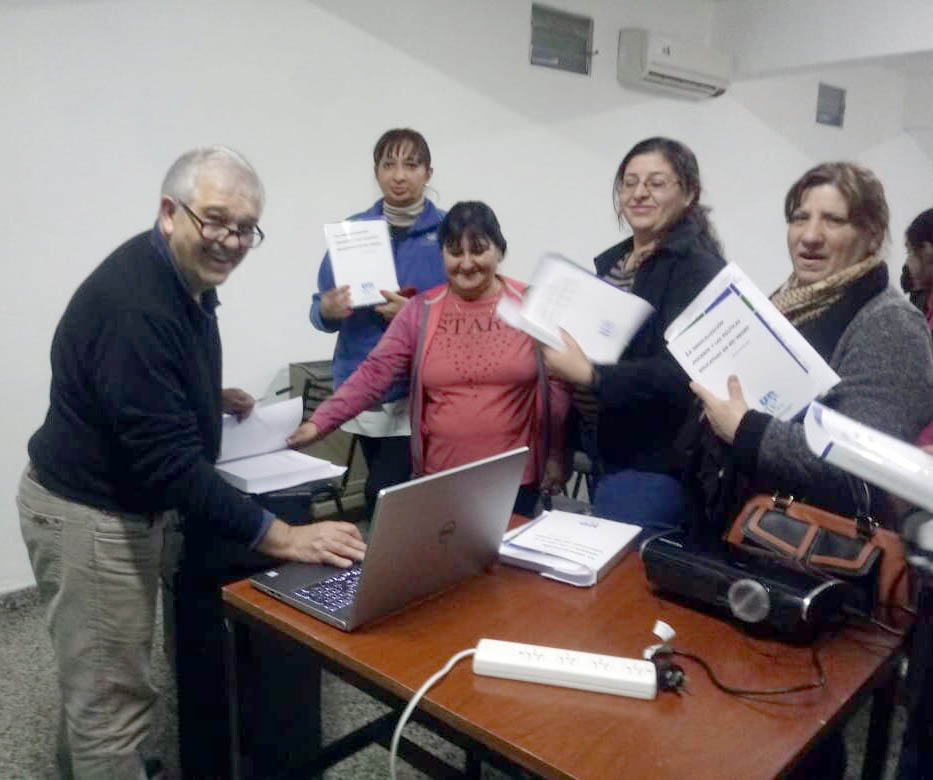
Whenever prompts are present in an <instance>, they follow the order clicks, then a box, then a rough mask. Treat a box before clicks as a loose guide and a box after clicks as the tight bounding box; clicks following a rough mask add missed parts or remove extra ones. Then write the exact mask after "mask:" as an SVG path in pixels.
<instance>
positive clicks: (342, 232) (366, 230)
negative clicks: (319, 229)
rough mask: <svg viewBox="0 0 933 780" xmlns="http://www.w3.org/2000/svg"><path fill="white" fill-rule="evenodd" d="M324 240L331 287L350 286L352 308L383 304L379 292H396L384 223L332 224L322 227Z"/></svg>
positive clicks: (370, 221)
mask: <svg viewBox="0 0 933 780" xmlns="http://www.w3.org/2000/svg"><path fill="white" fill-rule="evenodd" d="M324 238H325V240H326V241H327V250H328V252H330V265H331V268H332V269H333V272H334V284H335V286H337V287H343V285H345V284H347V285H350V304H351V306H352V307H353V308H354V309H359V308H362V307H364V306H374V305H378V304H381V303H385V302H386V299H385V297H384V296H383V295H382V293H381V292H379V291H380V290H391V291H395V290H398V289H399V285H398V277H397V276H396V273H395V259H394V257H393V255H392V244H391V242H390V241H389V228H388V225H387V224H386V222H385V220H382V219H358V220H345V221H343V222H332V223H330V224H327V225H324Z"/></svg>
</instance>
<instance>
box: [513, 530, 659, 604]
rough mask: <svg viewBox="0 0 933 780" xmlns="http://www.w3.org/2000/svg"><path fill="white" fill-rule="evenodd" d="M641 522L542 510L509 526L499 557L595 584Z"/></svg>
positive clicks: (580, 582)
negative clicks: (532, 516) (627, 521)
mask: <svg viewBox="0 0 933 780" xmlns="http://www.w3.org/2000/svg"><path fill="white" fill-rule="evenodd" d="M639 533H641V527H640V526H637V525H630V524H629V523H617V522H615V521H614V520H604V519H603V518H600V517H591V516H590V515H581V514H576V513H574V512H560V511H553V512H544V513H543V514H542V515H541V516H540V517H537V518H535V519H534V520H531V521H529V522H528V523H525V524H524V525H521V526H519V527H518V528H515V529H513V530H512V531H510V532H508V533H507V534H506V535H505V537H504V538H503V540H502V544H501V545H500V547H499V560H501V561H503V562H504V563H508V564H511V565H512V566H519V567H521V568H523V569H531V570H533V571H537V572H539V573H540V574H541V576H543V577H548V578H550V579H552V580H558V581H560V582H566V583H568V584H570V585H576V586H578V587H588V586H590V585H595V584H596V583H597V582H598V581H599V580H600V579H602V577H603V576H604V575H605V574H606V572H607V571H609V570H610V569H611V568H612V567H613V566H615V565H616V564H617V563H618V562H619V561H620V560H621V559H622V558H623V556H624V555H625V554H626V553H627V552H628V551H629V550H630V549H631V548H632V546H633V544H634V543H635V540H636V539H637V537H638V534H639Z"/></svg>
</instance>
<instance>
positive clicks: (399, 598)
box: [250, 447, 528, 631]
mask: <svg viewBox="0 0 933 780" xmlns="http://www.w3.org/2000/svg"><path fill="white" fill-rule="evenodd" d="M527 458H528V448H527V447H520V448H518V449H515V450H510V451H509V452H504V453H502V454H501V455H494V456H492V457H490V458H484V459H483V460H478V461H475V462H473V463H467V464H464V465H463V466H458V467H457V468H453V469H449V470H447V471H442V472H439V473H437V474H431V475H429V476H427V477H421V478H419V479H414V480H412V481H411V482H404V483H402V484H401V485H395V486H394V487H390V488H383V489H382V490H380V491H379V496H378V498H377V500H376V510H375V512H374V513H373V522H372V525H371V530H370V534H369V541H368V544H367V548H366V557H365V559H364V560H363V562H362V563H361V564H360V565H357V566H353V567H351V568H349V569H340V568H337V567H334V566H325V565H321V564H306V563H284V564H282V565H281V566H279V567H277V568H275V569H269V570H267V571H264V572H262V573H261V574H257V575H255V576H254V577H251V578H250V582H251V583H252V584H253V586H255V587H256V588H259V590H262V591H264V592H266V593H268V594H269V595H270V596H275V598H277V599H281V600H282V601H285V602H288V603H289V604H291V605H292V606H295V607H298V609H300V610H302V611H303V612H307V613H308V614H309V615H313V616H314V617H316V618H320V619H321V620H324V621H326V622H327V623H330V624H331V625H334V626H337V628H342V629H343V630H344V631H352V630H353V629H354V628H356V627H357V626H360V625H362V624H363V623H368V622H370V621H373V620H376V619H377V618H380V617H382V616H384V615H387V614H389V613H390V612H395V611H396V610H399V609H401V608H402V607H404V606H406V605H407V604H410V603H411V602H413V601H417V600H418V599H422V598H425V597H426V596H430V595H433V594H435V593H438V592H439V591H442V590H444V589H445V588H447V587H450V586H451V585H453V584H455V583H457V582H459V581H460V580H463V579H466V578H467V577H470V576H472V575H474V574H479V573H480V572H481V571H483V570H484V569H486V568H488V567H489V566H491V565H492V564H493V563H494V562H495V561H496V560H497V558H498V555H499V544H500V543H501V541H502V535H503V533H505V529H506V527H507V526H508V523H509V518H510V517H511V515H512V507H513V505H514V504H515V497H516V495H517V494H518V488H519V485H520V484H521V481H522V474H523V472H524V470H525V461H526V460H527Z"/></svg>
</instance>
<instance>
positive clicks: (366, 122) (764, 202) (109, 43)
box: [0, 0, 933, 593]
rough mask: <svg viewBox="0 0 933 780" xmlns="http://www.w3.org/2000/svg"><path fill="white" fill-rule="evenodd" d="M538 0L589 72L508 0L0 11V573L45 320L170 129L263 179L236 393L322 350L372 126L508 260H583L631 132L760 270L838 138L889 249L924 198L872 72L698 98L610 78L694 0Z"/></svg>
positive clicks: (246, 271) (890, 82)
mask: <svg viewBox="0 0 933 780" xmlns="http://www.w3.org/2000/svg"><path fill="white" fill-rule="evenodd" d="M561 5H563V7H565V8H568V9H569V10H577V11H581V12H586V13H589V14H591V15H592V16H594V18H595V22H596V37H597V40H596V47H597V48H598V49H599V50H600V54H599V55H597V57H596V58H595V60H594V66H593V73H592V75H591V76H590V77H583V76H576V75H571V74H565V73H560V72H557V71H553V70H549V69H545V68H532V67H530V66H529V65H528V64H527V59H528V40H529V17H530V2H526V1H525V0H475V1H474V2H471V3H462V2H459V0H396V1H395V2H393V3H382V2H376V1H375V0H373V2H365V3H364V2H347V0H320V1H319V2H307V1H302V0H267V1H266V2H260V1H259V0H223V1H221V0H201V2H198V3H191V2H188V3H182V2H160V3H150V2H141V1H137V0H112V1H110V2H107V1H105V0H94V1H91V0H84V1H82V2H74V1H72V2H68V1H67V0H60V1H58V2H56V1H53V0H41V1H40V2H25V0H23V1H22V2H10V0H8V1H7V2H6V3H4V4H3V5H2V6H0V73H3V74H4V78H3V80H2V81H0V101H2V105H3V106H4V109H3V112H4V116H3V120H2V122H0V171H2V172H3V177H4V181H5V186H4V187H3V188H2V189H0V213H2V214H4V217H5V218H4V224H5V231H4V238H5V243H4V252H3V260H2V262H3V264H4V277H5V283H4V285H3V287H2V292H0V296H2V307H0V317H2V320H0V340H2V344H3V350H2V354H3V356H4V361H5V372H6V377H5V378H6V381H5V382H3V383H2V389H0V409H2V415H3V418H2V424H3V427H2V429H3V431H4V432H5V436H4V439H3V442H2V444H0V486H2V490H0V496H2V497H5V498H4V500H3V501H0V593H2V592H4V591H6V590H11V589H15V588H17V587H21V586H24V585H27V584H29V583H31V582H32V576H31V572H30V570H29V566H28V562H27V560H26V556H25V551H24V549H23V545H22V541H21V539H20V536H19V528H18V521H17V516H16V512H15V507H14V503H13V497H14V494H15V487H16V482H17V479H18V477H19V473H20V470H21V469H22V467H23V464H24V461H25V444H26V441H27V439H28V437H29V435H30V434H31V433H32V431H33V430H35V428H36V427H37V426H38V425H39V424H40V422H41V420H42V417H43V415H44V413H45V408H46V403H47V394H48V382H49V367H48V348H49V343H50V340H51V336H52V332H53V329H54V327H55V324H56V322H57V320H58V317H59V316H60V314H61V311H62V309H63V307H64V305H65V303H66V302H67V300H68V298H69V296H70V295H71V293H72V292H73V290H74V288H75V286H76V285H77V284H78V283H79V282H80V280H81V279H83V278H84V277H85V276H86V275H87V274H88V273H89V272H90V271H91V269H92V268H93V267H94V266H95V265H96V264H97V263H98V262H99V261H100V260H101V259H102V258H103V257H104V255H105V254H106V253H107V252H108V251H109V250H111V249H112V248H113V247H115V246H116V245H117V244H118V243H120V242H121V241H122V240H124V239H125V238H127V237H129V236H130V235H132V234H133V233H134V232H137V231H139V230H143V229H145V228H147V227H148V226H149V225H150V224H151V223H152V221H153V219H154V216H155V209H156V205H157V193H158V186H159V183H160V181H161V177H162V175H163V173H164V171H165V169H166V168H167V167H168V165H169V164H170V163H171V162H172V160H173V159H174V157H175V156H177V154H179V153H180V152H181V151H183V150H184V149H186V148H188V147H191V146H193V145H196V144H201V143H211V142H222V143H228V144H231V145H233V146H235V147H237V148H239V149H241V150H242V151H243V152H245V153H246V154H247V156H249V157H250V158H251V159H252V160H253V162H254V163H255V165H256V167H257V169H258V170H259V172H260V175H261V176H262V177H263V179H264V181H265V183H266V187H267V191H268V205H267V209H266V214H265V215H264V216H263V220H262V225H263V228H264V229H265V230H266V232H267V234H268V236H269V239H268V241H267V243H266V244H265V245H264V246H263V247H262V248H261V249H259V250H257V251H256V252H255V253H253V254H252V255H250V256H249V257H248V258H247V261H246V262H245V263H244V265H243V266H242V267H241V268H240V269H239V270H238V271H237V272H236V274H234V276H233V277H232V279H231V280H230V281H229V282H228V283H227V284H226V285H225V286H224V287H223V288H222V290H221V298H222V300H223V302H224V305H223V307H222V308H221V309H220V313H219V316H220V320H221V331H222V335H223V339H224V347H225V367H224V373H225V381H226V382H227V383H228V384H237V385H240V386H242V387H244V388H246V389H247V390H249V391H251V392H253V393H254V394H261V393H264V392H265V391H266V390H267V389H269V388H270V387H272V386H274V385H275V384H276V383H277V382H278V381H279V380H278V379H277V377H276V375H277V374H278V373H279V372H280V371H281V369H282V368H283V367H284V366H285V365H286V364H287V363H288V362H289V361H294V360H303V359H314V358H318V359H319V358H326V357H329V355H330V353H331V350H332V346H333V342H332V337H330V336H327V335H324V334H320V333H317V332H316V331H314V330H313V329H312V328H311V326H310V324H309V323H308V321H307V307H308V303H309V300H310V296H311V292H312V290H313V286H314V280H315V274H316V271H317V265H318V262H319V258H320V255H321V253H322V251H323V238H322V232H321V225H322V223H324V222H326V221H330V220H334V219H337V218H341V217H342V216H344V215H346V214H348V213H350V212H353V211H356V210H359V209H361V208H363V207H365V206H368V205H369V204H370V203H371V202H372V201H374V200H375V199H376V197H377V196H378V190H377V188H376V186H375V184H374V182H373V181H372V168H371V158H370V153H371V148H372V144H373V143H374V141H375V140H376V138H377V137H378V135H379V134H380V133H381V132H382V131H383V130H384V129H386V128H388V127H391V126H396V125H412V126H414V127H416V128H418V129H420V130H422V131H423V132H424V133H425V135H426V137H427V138H428V140H429V142H430V144H431V149H432V152H433V155H434V168H435V176H434V180H433V185H434V188H435V190H436V196H437V199H438V200H439V202H440V205H441V206H444V207H449V206H450V205H452V204H453V203H454V202H456V201H457V200H459V199H464V198H481V199H483V200H486V201H488V202H489V203H490V204H491V205H492V206H493V208H495V209H496V211H497V213H498V214H499V217H500V220H501V222H502V224H503V228H504V231H505V234H506V236H507V238H508V240H509V244H510V251H509V255H508V257H507V259H506V266H505V268H504V270H505V271H506V272H508V273H511V274H513V275H516V276H519V277H522V276H526V275H527V274H528V273H529V271H530V269H531V268H532V266H533V264H534V261H535V259H536V256H537V254H538V253H539V252H540V250H542V249H544V248H553V249H558V250H561V251H563V252H566V253H568V254H569V255H571V256H572V257H575V258H576V259H578V260H579V261H580V262H581V263H588V262H589V258H591V257H592V256H593V255H594V254H596V253H597V252H598V251H601V250H602V249H603V248H605V247H606V246H608V245H609V244H610V243H612V242H614V241H616V240H618V235H619V233H618V227H617V225H616V223H615V220H614V216H613V213H612V209H611V203H610V187H611V182H612V176H613V173H614V168H615V165H616V164H617V163H618V160H619V159H620V158H621V156H622V155H623V154H624V152H625V151H626V150H627V148H628V147H629V146H631V144H632V143H634V142H635V141H637V140H639V139H640V138H643V137H645V136H648V135H654V134H665V135H671V136H674V137H677V138H681V139H683V140H684V141H686V142H687V143H688V144H689V145H690V146H692V147H693V149H694V150H695V151H696V153H697V155H698V157H699V159H700V164H701V168H702V172H703V175H704V182H705V187H706V191H707V196H706V199H707V201H708V202H709V203H710V205H712V206H713V207H714V212H713V216H714V220H715V222H716V224H717V226H718V228H719V231H720V233H721V236H722V238H723V240H724V243H725V246H726V251H727V255H728V256H729V257H730V258H731V259H734V260H736V261H739V262H741V263H742V264H743V265H744V266H746V268H747V269H748V270H749V271H750V272H751V274H752V275H753V276H754V277H755V278H756V279H757V280H758V281H759V282H760V283H761V284H762V285H763V286H765V287H766V288H770V287H772V286H773V285H774V284H776V283H777V282H778V281H780V280H781V279H782V278H783V277H784V276H785V275H786V273H787V272H788V269H789V266H788V262H787V259H786V251H785V249H784V246H783V241H784V238H783V232H784V231H783V222H782V216H781V203H782V200H783V194H784V191H785V190H786V188H787V186H788V185H789V184H790V183H791V181H792V180H793V179H794V178H795V177H796V176H797V175H799V173H801V172H802V171H803V170H804V169H805V168H806V167H807V166H809V165H811V164H812V163H813V162H815V161H817V160H820V159H824V158H837V157H850V158H855V159H859V160H863V161H865V162H866V163H868V164H870V165H871V166H872V167H873V168H874V169H875V170H876V171H877V173H878V174H879V175H880V176H881V178H882V180H883V181H884V182H885V183H886V185H887V187H888V191H889V195H890V200H891V206H892V212H893V217H894V220H893V221H894V224H893V228H894V233H895V242H894V243H895V245H896V247H899V245H900V243H901V240H900V235H901V234H902V231H903V226H904V225H905V224H906V223H907V222H908V221H909V219H910V218H912V216H913V215H914V214H915V213H916V212H918V211H920V210H921V209H923V208H926V207H928V206H929V205H930V202H929V201H930V200H931V197H930V191H929V187H928V182H929V181H931V175H933V162H931V159H930V158H929V157H928V156H927V154H926V153H925V152H924V151H923V149H922V148H921V146H919V145H918V143H917V141H916V140H915V137H914V136H911V135H908V134H906V133H905V132H904V131H903V129H902V127H903V112H902V102H903V94H904V89H905V87H904V85H903V83H902V80H901V79H900V77H899V76H897V75H896V74H893V73H890V72H887V71H884V70H881V69H878V68H874V69H859V70H852V69H850V70H836V71H833V72H830V73H829V74H820V73H808V74H800V75H795V76H793V77H791V78H779V79H778V78H775V79H769V80H759V81H748V82H743V83H738V84H736V85H734V86H733V88H732V89H731V90H730V91H729V92H728V93H727V94H726V96H724V97H722V98H719V99H717V100H714V101H708V102H702V103H693V102H682V101H678V100H672V99H668V98H661V97H653V96H648V95H645V94H641V93H636V92H632V91H630V90H626V89H623V88H622V87H620V86H619V85H618V83H617V82H616V79H615V50H616V36H617V31H618V28H619V27H621V26H623V25H635V26H647V27H651V28H654V29H657V30H659V31H663V32H666V33H669V34H674V35H680V36H682V37H692V38H694V39H699V40H702V41H706V40H708V39H709V37H710V20H711V11H710V7H709V6H708V4H705V3H696V2H693V0H640V1H638V0H628V1H627V2H625V1H622V0H573V2H569V1H568V2H564V3H561ZM821 75H826V77H827V78H829V76H831V77H832V78H831V79H830V80H831V83H838V84H840V85H841V86H847V87H849V89H850V93H849V101H848V115H847V118H846V127H845V128H844V129H843V130H838V129H833V128H825V127H816V126H814V125H813V115H814V113H815V110H814V101H815V97H816V84H817V82H818V81H819V79H820V77H821ZM895 254H896V256H895V261H896V263H895V264H896V265H898V266H899V263H900V257H899V254H897V253H895ZM127 294H128V295H132V291H127Z"/></svg>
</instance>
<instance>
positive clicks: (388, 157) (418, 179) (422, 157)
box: [311, 128, 446, 516]
mask: <svg viewBox="0 0 933 780" xmlns="http://www.w3.org/2000/svg"><path fill="white" fill-rule="evenodd" d="M373 166H374V172H375V176H376V182H377V183H378V185H379V189H380V190H382V195H383V197H382V198H380V199H379V200H377V201H376V202H375V203H374V204H373V205H372V206H371V207H370V208H368V209H367V210H366V211H363V212H360V213H359V214H354V215H353V216H352V217H350V219H384V220H385V221H386V222H387V223H388V224H389V235H390V237H391V239H392V254H393V257H394V260H395V273H396V276H397V277H398V282H399V285H400V286H401V290H404V291H406V292H411V293H416V292H423V291H424V290H427V289H429V288H431V287H434V286H435V285H437V284H440V283H441V282H443V281H444V280H445V279H446V277H445V275H444V263H443V261H442V260H441V247H440V244H438V242H437V228H438V226H439V225H440V224H441V220H442V219H443V218H444V212H443V211H441V210H440V209H438V208H437V207H436V206H435V205H434V204H433V203H432V202H431V201H430V200H428V199H427V198H426V197H425V195H424V190H425V187H426V186H427V183H428V181H429V180H430V178H431V174H432V173H433V169H432V168H431V150H430V149H429V148H428V144H427V141H425V140H424V136H422V135H421V133H419V132H417V131H415V130H411V129H409V128H397V129H394V130H388V131H386V132H385V133H383V134H382V136H381V137H380V138H379V140H378V141H377V142H376V146H375V148H374V149H373ZM317 281H318V292H317V293H315V294H314V298H313V301H312V303H311V324H312V325H314V327H315V328H317V329H318V330H322V331H324V332H325V333H335V332H336V333H337V345H336V347H335V348H334V363H333V375H334V388H335V389H336V388H338V387H340V385H342V384H343V382H344V381H345V380H346V379H347V377H349V376H350V374H352V373H353V371H354V370H355V369H356V367H357V366H358V365H359V364H360V363H362V362H363V360H365V358H366V356H367V355H368V354H369V353H370V351H371V350H372V348H373V347H375V346H376V344H377V343H378V342H379V339H380V338H382V334H383V333H385V331H386V329H387V328H388V327H389V323H390V322H391V321H392V319H393V318H394V317H395V315H396V314H398V312H399V310H400V309H401V308H402V306H403V305H404V304H405V302H406V298H405V297H404V296H403V295H402V294H401V291H400V290H381V291H380V292H381V293H382V295H383V296H384V297H385V298H386V303H384V304H382V305H381V306H373V307H368V308H360V309H354V308H352V306H353V301H351V300H350V288H349V287H348V286H343V287H336V286H335V284H334V272H333V269H332V268H331V264H330V256H329V255H325V256H324V260H323V261H322V262H321V268H320V271H319V272H318V280H317ZM407 396H408V387H407V385H406V383H405V382H396V383H395V384H393V385H392V386H391V387H388V388H386V391H385V393H384V394H383V395H382V397H381V398H377V399H376V400H375V405H374V406H372V407H370V408H367V409H364V410H362V411H361V412H360V414H359V415H357V416H356V417H355V418H354V419H352V420H348V421H347V422H346V423H345V424H344V426H343V430H345V431H346V432H347V433H352V434H355V435H356V436H357V441H358V442H359V443H360V447H361V449H362V450H363V457H364V458H365V459H366V466H367V468H368V470H369V474H368V476H367V478H366V487H365V491H364V492H365V495H366V508H367V512H368V514H369V515H370V516H372V512H373V508H374V507H375V504H376V495H377V494H378V493H379V491H380V489H382V488H384V487H388V486H390V485H395V484H398V483H399V482H404V481H406V480H407V479H408V477H409V475H410V473H411V464H410V462H409V460H408V448H409V447H408V445H409V437H410V435H411V428H410V426H409V420H408V397H407Z"/></svg>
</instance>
